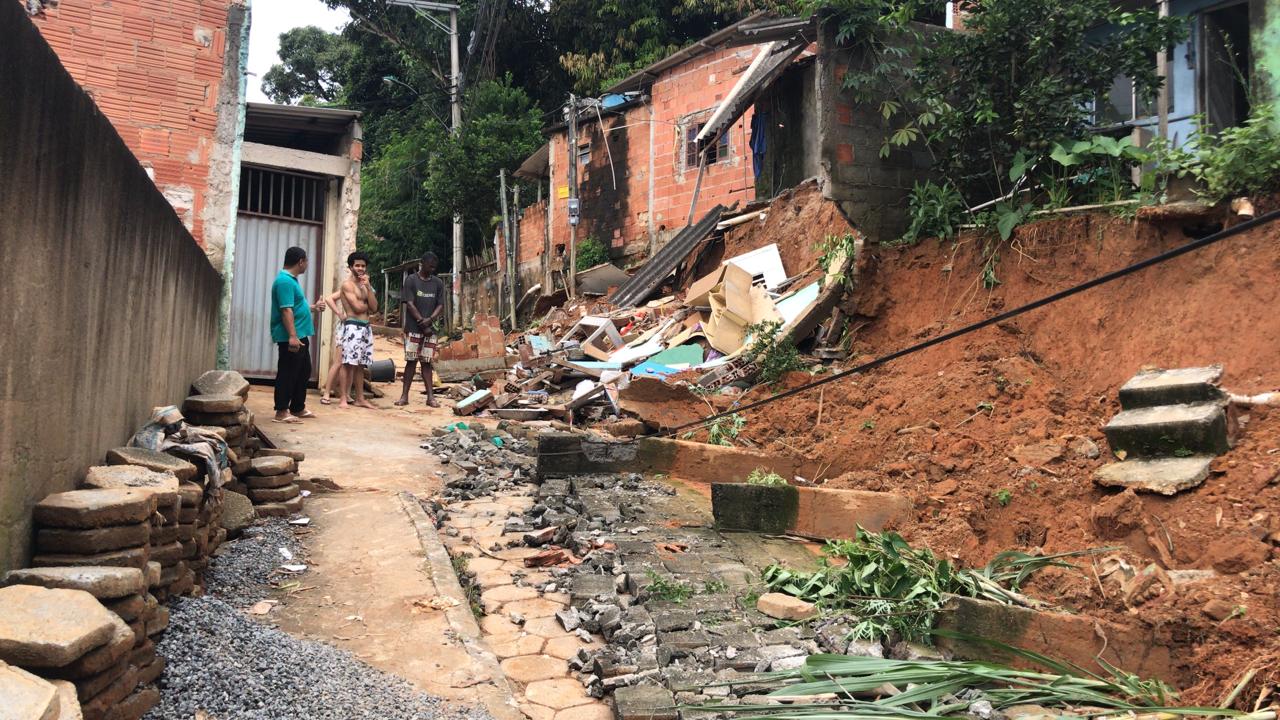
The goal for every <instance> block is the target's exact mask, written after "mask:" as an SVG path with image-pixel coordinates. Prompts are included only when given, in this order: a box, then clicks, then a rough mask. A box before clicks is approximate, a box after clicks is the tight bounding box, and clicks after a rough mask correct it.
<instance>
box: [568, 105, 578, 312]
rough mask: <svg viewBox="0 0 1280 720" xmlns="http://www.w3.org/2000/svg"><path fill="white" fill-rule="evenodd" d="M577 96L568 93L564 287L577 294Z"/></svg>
mask: <svg viewBox="0 0 1280 720" xmlns="http://www.w3.org/2000/svg"><path fill="white" fill-rule="evenodd" d="M579 212H580V210H579V207H578V97H577V96H576V95H574V94H573V93H569V272H568V275H567V277H566V278H565V288H566V289H567V290H568V292H569V297H576V296H577V294H578V272H577V270H578V216H579Z"/></svg>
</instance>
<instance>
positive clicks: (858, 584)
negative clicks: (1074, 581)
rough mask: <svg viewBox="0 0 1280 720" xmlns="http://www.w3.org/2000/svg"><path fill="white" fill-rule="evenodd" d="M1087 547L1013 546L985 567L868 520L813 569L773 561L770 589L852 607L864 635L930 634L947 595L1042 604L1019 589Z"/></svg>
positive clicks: (838, 608) (826, 550)
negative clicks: (1031, 550)
mask: <svg viewBox="0 0 1280 720" xmlns="http://www.w3.org/2000/svg"><path fill="white" fill-rule="evenodd" d="M1088 552H1096V551H1083V552H1072V553H1060V554H1057V555H1030V554H1027V553H1023V552H1017V551H1012V550H1011V551H1006V552H1002V553H1000V554H999V555H997V556H996V557H995V558H993V559H992V560H991V562H990V563H988V564H987V566H986V567H984V568H981V569H964V568H960V567H957V566H955V565H952V564H951V562H949V561H947V560H944V559H940V558H937V557H935V556H934V554H933V553H932V552H930V551H929V550H927V549H915V548H912V547H911V546H910V545H908V544H907V542H906V541H905V540H903V539H902V537H901V536H899V535H897V534H896V533H892V532H885V533H873V532H869V531H867V530H863V529H861V528H859V529H858V533H857V537H856V538H855V539H853V540H831V541H828V542H827V544H826V545H825V546H824V547H823V554H824V555H825V557H824V558H823V561H822V565H821V567H820V568H819V569H818V570H817V571H815V572H812V573H804V572H797V571H794V570H790V569H787V568H784V567H782V566H779V565H773V566H770V567H769V568H767V569H766V570H765V572H764V576H763V577H764V581H765V583H766V584H767V585H768V586H769V588H770V589H772V590H774V591H777V592H784V593H787V594H788V595H794V596H795V597H799V598H802V599H804V600H808V601H809V602H813V603H817V604H818V605H819V606H820V607H822V608H823V609H824V610H827V611H834V612H849V613H850V614H851V615H852V616H853V617H854V618H856V619H857V623H856V624H855V625H854V628H853V633H854V636H855V637H857V638H860V639H872V638H877V637H883V636H886V635H889V634H891V633H897V634H898V635H901V636H902V637H904V638H908V639H917V640H927V639H928V637H929V634H930V632H931V630H932V627H933V618H934V614H935V613H936V612H937V611H938V609H939V608H940V607H941V606H942V602H943V596H944V595H962V596H965V597H973V598H980V599H983V600H991V601H995V602H1000V603H1005V604H1009V605H1022V606H1028V607H1038V606H1039V605H1040V603H1039V602H1037V601H1035V600H1033V599H1031V598H1029V597H1026V596H1025V595H1022V594H1021V593H1019V592H1018V589H1019V588H1020V587H1021V585H1022V583H1023V582H1025V581H1026V579H1027V578H1028V577H1030V575H1031V574H1032V573H1034V572H1036V571H1037V570H1040V569H1042V568H1045V567H1049V566H1059V567H1073V566H1072V565H1070V564H1069V563H1066V562H1064V560H1065V559H1066V558H1069V557H1075V556H1079V555H1083V554H1086V553H1088Z"/></svg>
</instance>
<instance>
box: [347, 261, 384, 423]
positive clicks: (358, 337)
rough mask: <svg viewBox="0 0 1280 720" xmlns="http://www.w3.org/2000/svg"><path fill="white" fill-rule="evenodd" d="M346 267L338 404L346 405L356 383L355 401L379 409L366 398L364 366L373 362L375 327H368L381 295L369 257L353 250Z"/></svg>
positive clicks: (357, 403) (363, 405)
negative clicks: (376, 290) (371, 277)
mask: <svg viewBox="0 0 1280 720" xmlns="http://www.w3.org/2000/svg"><path fill="white" fill-rule="evenodd" d="M347 269H348V270H350V271H351V277H349V278H347V280H346V282H344V283H342V290H341V292H342V308H343V311H344V313H345V314H344V317H345V318H346V319H344V320H343V321H342V339H341V340H340V341H339V342H340V344H341V345H342V369H341V370H339V371H338V388H339V392H340V394H339V396H338V397H339V398H340V400H339V401H338V407H340V408H348V407H351V406H350V405H349V404H347V392H346V390H347V387H348V386H349V385H351V384H352V383H354V384H355V396H356V401H355V404H356V405H359V406H360V407H363V408H370V409H376V407H377V406H375V405H374V404H373V403H371V402H369V401H368V400H365V399H364V369H365V367H367V366H369V365H372V364H373V330H372V329H370V327H369V313H371V312H373V311H375V310H377V309H378V296H377V294H375V293H374V291H373V287H372V286H371V285H370V284H369V256H368V255H366V254H364V253H362V252H353V253H351V254H350V255H348V256H347Z"/></svg>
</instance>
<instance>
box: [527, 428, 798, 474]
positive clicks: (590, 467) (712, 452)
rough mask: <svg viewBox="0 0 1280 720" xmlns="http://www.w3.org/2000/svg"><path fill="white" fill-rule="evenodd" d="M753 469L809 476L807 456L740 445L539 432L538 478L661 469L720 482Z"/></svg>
mask: <svg viewBox="0 0 1280 720" xmlns="http://www.w3.org/2000/svg"><path fill="white" fill-rule="evenodd" d="M757 468H761V469H764V470H766V471H769V472H775V473H777V474H779V475H781V476H782V477H784V478H789V477H794V476H796V475H804V476H806V477H813V476H814V475H815V474H816V470H817V467H816V466H813V465H810V464H809V463H807V462H806V461H802V460H796V459H793V458H788V457H784V456H778V455H771V454H768V453H764V452H759V451H756V450H747V449H744V448H735V447H724V446H721V445H708V444H706V443H698V442H690V441H687V440H667V439H664V438H653V437H645V438H638V439H636V440H616V439H609V438H601V437H593V436H589V435H584V434H581V433H565V432H554V431H548V432H543V433H540V434H539V435H538V477H540V478H563V477H572V476H574V475H592V474H596V473H615V472H637V473H647V472H661V473H666V474H668V475H671V476H673V477H678V478H681V479H684V480H693V481H698V482H708V483H709V482H722V481H723V480H724V479H725V478H745V477H747V475H748V474H750V473H751V471H752V470H755V469H757Z"/></svg>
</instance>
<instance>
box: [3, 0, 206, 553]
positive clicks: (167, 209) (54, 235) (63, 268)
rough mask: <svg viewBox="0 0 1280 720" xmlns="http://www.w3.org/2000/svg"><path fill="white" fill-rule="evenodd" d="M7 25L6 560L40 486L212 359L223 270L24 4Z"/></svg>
mask: <svg viewBox="0 0 1280 720" xmlns="http://www.w3.org/2000/svg"><path fill="white" fill-rule="evenodd" d="M0 28H2V30H0V32H3V34H4V37H5V42H3V43H0V67H4V68H5V69H6V72H4V73H3V74H0V97H3V98H5V102H4V103H0V134H2V135H3V137H5V138H7V140H8V141H7V142H5V143H3V144H0V169H2V171H0V218H3V222H0V267H2V268H3V278H4V279H3V281H0V287H3V289H4V290H3V296H4V300H5V305H6V311H5V313H3V315H0V548H2V549H0V572H2V571H4V570H8V569H12V568H15V567H20V566H22V565H23V564H24V563H25V560H26V558H27V556H28V554H29V547H30V541H31V525H30V518H31V508H32V506H34V504H35V503H36V502H37V501H38V500H40V499H41V498H43V497H44V496H45V495H47V494H49V493H52V492H58V491H64V490H70V489H72V488H74V487H75V486H76V483H77V481H78V480H79V478H81V477H83V474H84V471H85V469H86V468H88V467H89V466H90V465H92V464H94V463H95V462H96V461H97V460H98V459H99V458H101V456H102V453H103V452H104V451H105V450H106V449H108V448H110V447H114V446H116V445H121V444H123V442H124V441H125V440H127V439H128V437H129V436H130V435H131V434H132V433H133V431H134V430H136V429H137V428H138V427H139V426H140V425H142V424H143V423H144V422H145V421H146V419H147V417H148V416H149V415H150V412H151V409H152V407H153V406H157V405H165V404H168V403H170V402H172V400H173V399H174V398H179V397H183V396H185V395H186V394H187V388H188V386H189V385H190V383H191V381H192V380H193V379H194V378H196V377H197V376H198V375H199V374H200V373H201V372H203V371H204V370H207V369H208V368H210V367H212V366H213V364H214V353H215V346H216V343H217V337H218V332H217V328H218V302H219V296H220V294H221V281H220V279H219V277H218V275H217V273H216V272H215V271H214V269H213V268H212V267H211V266H210V265H209V262H208V261H207V260H206V259H205V256H204V253H203V252H202V251H201V249H200V247H199V246H198V245H197V244H196V243H195V242H193V241H192V238H191V235H190V233H188V232H187V229H186V228H185V227H184V226H183V224H182V222H181V221H180V220H179V218H178V217H177V215H175V213H174V210H173V208H172V206H171V205H170V204H169V203H168V202H167V201H166V200H165V197H164V196H163V195H162V194H161V193H160V191H158V190H157V189H156V187H155V185H154V184H153V183H152V181H151V180H150V178H149V177H148V176H147V173H146V171H145V170H144V169H143V168H142V167H141V166H140V165H139V164H138V160H137V159H136V158H135V157H134V155H133V154H132V153H131V152H130V151H129V148H128V147H127V146H126V145H125V143H124V141H123V140H122V139H121V137H120V135H119V134H118V133H117V132H116V130H115V129H114V128H113V127H112V125H111V123H110V122H109V121H108V120H107V118H106V117H105V116H104V115H103V114H102V113H101V112H100V111H99V109H98V108H97V107H96V106H95V105H94V103H93V101H92V100H91V99H90V97H89V96H88V95H86V94H85V92H84V91H83V90H81V89H80V87H78V86H77V85H76V83H75V81H74V80H73V79H72V77H71V76H70V75H69V74H68V73H67V71H66V70H65V69H64V68H63V66H62V64H61V63H60V62H59V60H58V57H57V56H56V55H55V54H54V52H53V51H52V50H51V49H50V47H49V45H48V44H47V43H46V42H45V40H44V39H43V38H42V37H41V35H40V33H39V32H38V31H37V30H36V28H35V27H34V26H33V25H32V23H31V21H30V20H29V19H28V18H27V17H26V16H25V14H24V12H23V9H22V5H20V4H18V3H13V2H10V3H0Z"/></svg>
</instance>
